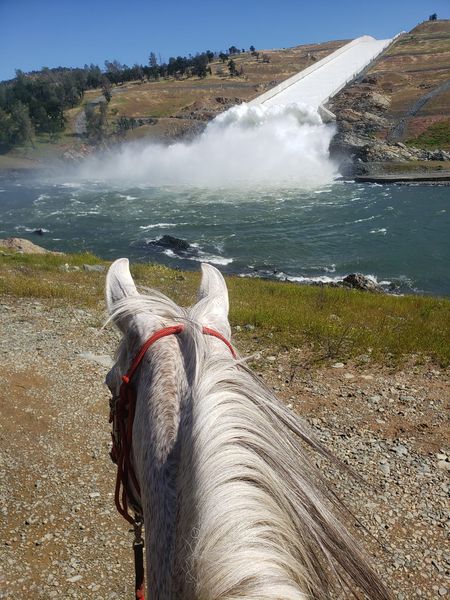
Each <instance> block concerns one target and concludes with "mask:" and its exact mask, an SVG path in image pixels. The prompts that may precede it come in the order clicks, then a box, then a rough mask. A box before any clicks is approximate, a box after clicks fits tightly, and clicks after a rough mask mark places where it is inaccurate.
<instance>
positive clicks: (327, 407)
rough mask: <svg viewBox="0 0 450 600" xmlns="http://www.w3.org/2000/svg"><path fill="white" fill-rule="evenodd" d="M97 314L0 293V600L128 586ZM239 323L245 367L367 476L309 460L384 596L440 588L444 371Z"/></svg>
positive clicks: (101, 593) (106, 592) (120, 591)
mask: <svg viewBox="0 0 450 600" xmlns="http://www.w3.org/2000/svg"><path fill="white" fill-rule="evenodd" d="M103 316H104V315H103V314H102V312H101V309H100V308H99V309H98V310H81V309H77V308H70V307H65V308H61V307H55V306H54V305H51V304H49V303H47V302H44V301H39V302H38V301H36V300H33V299H30V300H24V299H20V300H19V299H15V298H10V297H4V298H2V299H0V329H1V331H2V336H1V340H0V356H1V361H2V369H1V371H0V386H1V387H0V390H1V391H0V402H1V411H2V419H1V422H0V444H1V455H0V456H1V459H0V460H1V465H0V469H1V479H0V481H1V483H0V511H1V517H2V519H1V539H2V542H1V544H2V545H1V550H0V561H1V565H2V570H1V571H0V598H4V599H7V598H8V599H11V600H12V599H13V598H19V597H26V598H33V599H51V598H78V599H85V598H95V599H96V600H102V599H108V600H112V599H114V598H115V599H119V598H120V599H122V598H132V596H133V593H132V585H133V581H132V580H133V572H132V570H133V567H132V552H131V541H132V536H131V534H130V533H128V527H127V525H126V523H125V522H124V521H123V519H122V518H121V517H120V516H118V515H117V514H116V510H115V507H114V503H113V485H114V474H115V468H114V466H113V464H112V463H111V462H110V459H109V456H108V451H109V446H110V442H109V440H110V433H109V425H108V393H107V389H106V387H105V386H104V385H103V380H104V377H105V374H106V372H107V370H108V365H109V364H110V358H109V357H110V356H111V355H112V354H113V352H114V349H115V346H116V344H117V340H118V335H117V333H116V332H115V331H114V330H113V329H111V328H107V329H106V330H100V326H101V323H102V319H103ZM247 329H248V330H247V331H245V330H237V331H235V334H234V337H235V344H236V346H237V347H238V348H239V349H240V350H241V352H242V353H244V354H246V353H252V352H257V354H256V356H255V357H254V359H253V367H254V369H255V370H256V372H258V373H259V374H260V375H261V376H262V377H263V378H264V380H265V381H266V382H268V383H269V385H271V386H272V387H273V388H274V389H275V391H276V392H277V394H279V396H280V397H281V398H282V399H283V400H284V401H285V402H286V403H287V404H288V405H289V407H290V408H292V410H294V411H297V412H298V413H300V414H302V415H303V416H304V417H305V419H306V420H307V421H308V422H309V423H310V424H311V427H312V428H313V429H314V430H315V432H316V434H317V435H318V436H319V438H320V439H321V440H322V442H323V443H324V444H325V445H326V446H327V447H329V448H330V449H331V450H332V451H333V452H334V453H335V454H337V456H339V457H340V458H341V459H342V460H344V461H345V462H347V463H348V464H349V465H350V466H351V467H352V468H353V469H354V470H355V471H356V472H357V473H359V474H360V475H361V476H362V477H363V478H364V480H365V481H366V482H367V485H362V484H359V483H357V482H355V481H352V480H351V479H349V477H348V476H346V475H342V474H337V473H336V472H334V471H332V470H331V469H330V468H329V466H328V465H327V464H325V463H323V462H319V466H320V467H321V468H322V469H323V470H324V471H325V472H326V475H327V477H328V478H329V479H330V481H331V482H332V485H333V486H335V488H336V489H337V491H338V492H339V493H340V495H341V496H342V497H343V498H344V500H345V501H346V502H347V504H348V505H349V506H350V508H351V509H352V510H353V512H354V514H355V515H356V516H357V517H358V518H359V520H360V526H359V527H358V529H359V532H360V533H359V537H360V538H361V539H362V540H364V541H365V544H366V546H367V548H368V549H369V551H370V552H371V553H372V554H373V556H374V562H375V564H376V566H377V568H378V570H379V571H380V573H381V575H382V576H383V578H384V579H385V581H386V582H387V583H388V584H389V585H390V586H391V587H392V589H393V591H394V596H395V597H396V598H397V599H399V600H401V599H403V600H406V599H408V600H409V599H413V598H433V599H437V598H441V597H449V596H450V591H449V590H450V585H449V583H448V579H447V578H448V575H449V572H450V551H449V548H448V545H446V543H447V542H446V540H447V538H446V536H447V535H448V529H449V524H450V519H449V516H450V515H449V511H448V504H447V501H448V472H449V468H450V462H449V456H450V454H449V452H450V448H449V445H448V442H449V438H448V432H449V430H448V425H447V422H446V410H448V406H446V402H447V401H448V390H449V386H448V372H446V371H444V370H443V369H441V368H439V367H437V366H436V365H433V364H428V363H425V364H420V365H418V366H414V365H413V363H412V362H411V364H408V365H405V366H404V367H403V368H399V367H397V368H394V367H392V368H389V367H387V366H384V367H381V366H379V365H376V364H373V363H372V362H371V360H370V356H369V355H368V356H363V357H360V358H359V362H358V364H356V363H342V362H337V361H336V362H334V363H330V364H328V365H326V366H323V365H322V366H320V367H319V366H317V365H314V364H313V363H311V362H310V361H309V360H308V356H307V354H306V352H305V350H304V349H302V348H291V349H289V350H286V351H284V352H281V353H279V354H274V351H273V349H271V348H266V347H265V348H261V347H260V344H259V340H258V331H257V329H251V327H250V326H249V327H248V328H247ZM447 416H448V412H447ZM315 460H318V459H317V458H315Z"/></svg>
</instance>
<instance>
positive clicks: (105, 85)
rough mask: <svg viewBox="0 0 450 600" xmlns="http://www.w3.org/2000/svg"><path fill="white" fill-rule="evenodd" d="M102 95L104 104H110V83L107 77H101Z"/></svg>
mask: <svg viewBox="0 0 450 600" xmlns="http://www.w3.org/2000/svg"><path fill="white" fill-rule="evenodd" d="M102 94H103V97H104V98H105V100H106V102H107V103H108V104H109V103H110V102H111V98H112V95H111V82H110V80H109V79H108V78H107V77H103V80H102Z"/></svg>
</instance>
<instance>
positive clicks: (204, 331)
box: [202, 327, 237, 358]
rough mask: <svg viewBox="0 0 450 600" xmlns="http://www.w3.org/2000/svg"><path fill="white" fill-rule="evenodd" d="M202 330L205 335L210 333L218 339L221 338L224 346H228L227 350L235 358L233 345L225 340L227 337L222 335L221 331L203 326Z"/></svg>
mask: <svg viewBox="0 0 450 600" xmlns="http://www.w3.org/2000/svg"><path fill="white" fill-rule="evenodd" d="M202 332H203V333H204V334H205V335H212V336H213V337H215V338H217V339H218V340H221V341H222V342H223V343H224V344H225V346H227V347H228V350H229V351H230V352H231V355H232V357H233V358H237V354H236V352H235V350H234V348H233V346H232V345H231V344H230V342H229V341H228V340H227V338H226V337H225V336H223V335H222V334H221V333H219V332H218V331H216V330H215V329H211V327H203V328H202Z"/></svg>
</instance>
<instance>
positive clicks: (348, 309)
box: [0, 249, 450, 365]
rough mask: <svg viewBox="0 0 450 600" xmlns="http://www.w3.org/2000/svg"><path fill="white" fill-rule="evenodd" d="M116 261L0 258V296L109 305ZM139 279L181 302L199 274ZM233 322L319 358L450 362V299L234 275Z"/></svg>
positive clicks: (146, 269) (160, 272) (151, 274)
mask: <svg viewBox="0 0 450 600" xmlns="http://www.w3.org/2000/svg"><path fill="white" fill-rule="evenodd" d="M108 264H109V263H108V262H106V261H102V260H101V259H99V258H97V257H95V256H94V255H92V254H61V255H58V254H21V253H15V252H13V251H10V250H8V249H4V250H3V252H2V254H1V255H0V293H1V294H6V295H11V296H13V297H18V298H35V299H36V300H42V299H47V300H51V301H52V302H53V303H54V304H55V305H56V306H64V305H65V304H67V303H68V304H70V305H76V306H79V307H80V308H85V307H88V308H91V307H98V306H99V305H100V304H102V302H103V287H104V279H105V271H106V268H107V266H108ZM132 272H133V275H134V277H135V278H136V281H137V283H138V284H140V285H142V286H145V287H156V288H158V289H160V290H161V291H162V292H164V293H166V294H168V295H169V296H170V297H172V298H174V300H175V301H177V302H178V303H180V304H183V303H184V304H186V302H187V303H190V302H193V301H195V294H196V289H197V286H198V281H199V272H198V271H196V272H190V271H181V270H175V269H170V268H168V267H165V266H163V265H158V264H142V263H141V264H139V263H135V264H133V265H132ZM227 282H228V286H229V292H230V304H231V311H230V319H231V322H232V324H233V326H235V327H237V328H239V329H240V330H242V331H247V332H250V334H251V332H252V331H253V330H255V329H258V335H259V336H260V338H261V340H262V341H264V342H265V343H269V344H270V345H271V346H276V347H277V348H279V349H280V348H283V347H291V346H297V347H300V346H302V347H308V348H309V351H310V353H311V360H313V361H319V362H321V361H327V360H334V359H336V358H348V359H350V358H351V359H354V360H357V361H359V362H361V363H365V362H366V361H369V362H370V361H376V362H379V363H380V364H397V363H398V364H400V363H401V362H402V361H403V360H404V359H405V357H410V356H412V355H414V356H416V359H417V361H418V362H421V361H424V360H428V359H429V358H431V359H433V360H434V361H435V362H436V364H443V365H448V364H449V363H450V348H449V346H448V339H450V300H446V299H443V298H432V297H421V296H391V295H383V294H371V293H368V292H359V291H357V290H351V289H345V288H334V287H332V288H327V287H317V286H301V285H296V284H294V283H288V282H276V281H268V280H264V279H255V278H242V277H227ZM380 315H381V316H380Z"/></svg>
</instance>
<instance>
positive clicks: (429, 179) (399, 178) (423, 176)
mask: <svg viewBox="0 0 450 600" xmlns="http://www.w3.org/2000/svg"><path fill="white" fill-rule="evenodd" d="M353 179H354V180H355V182H357V183H381V184H383V183H384V184H389V183H428V184H441V185H442V184H443V185H450V170H449V171H434V172H430V173H424V172H423V171H422V172H417V173H411V172H403V173H402V172H399V173H385V174H380V175H375V174H374V175H355V176H354V178H353Z"/></svg>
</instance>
